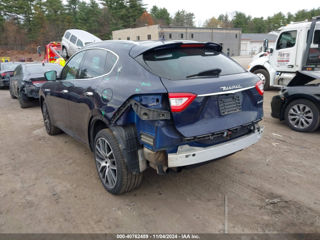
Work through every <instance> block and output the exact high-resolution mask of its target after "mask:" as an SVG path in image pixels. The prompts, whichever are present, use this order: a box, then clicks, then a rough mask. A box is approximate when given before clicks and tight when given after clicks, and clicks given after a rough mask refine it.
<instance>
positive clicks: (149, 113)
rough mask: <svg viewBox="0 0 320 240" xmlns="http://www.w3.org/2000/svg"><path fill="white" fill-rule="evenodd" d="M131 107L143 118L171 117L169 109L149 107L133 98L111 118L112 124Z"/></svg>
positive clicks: (159, 118)
mask: <svg viewBox="0 0 320 240" xmlns="http://www.w3.org/2000/svg"><path fill="white" fill-rule="evenodd" d="M129 107H132V109H133V111H134V112H135V113H136V114H137V115H138V116H139V117H140V118H141V120H149V121H153V120H170V119H171V115H170V112H169V111H166V110H160V109H151V108H147V107H145V106H143V105H142V104H141V103H139V102H137V101H135V100H133V99H131V100H129V101H127V102H126V103H125V104H124V105H123V106H122V107H121V108H120V109H119V111H118V112H117V113H116V114H115V115H114V116H113V117H112V118H111V121H110V122H111V124H113V123H115V122H116V121H117V120H118V119H119V118H120V117H121V116H122V114H123V113H124V112H125V111H126V110H127V109H128V108H129Z"/></svg>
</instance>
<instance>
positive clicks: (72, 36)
mask: <svg viewBox="0 0 320 240" xmlns="http://www.w3.org/2000/svg"><path fill="white" fill-rule="evenodd" d="M100 41H101V39H100V38H98V37H96V36H94V35H92V34H91V33H88V32H86V31H83V30H78V29H69V30H67V31H66V32H65V33H64V35H63V37H62V41H61V45H62V56H63V57H64V58H69V57H71V56H72V55H73V54H75V53H76V52H77V51H78V50H79V49H81V48H83V47H84V46H86V45H88V44H90V43H94V42H100Z"/></svg>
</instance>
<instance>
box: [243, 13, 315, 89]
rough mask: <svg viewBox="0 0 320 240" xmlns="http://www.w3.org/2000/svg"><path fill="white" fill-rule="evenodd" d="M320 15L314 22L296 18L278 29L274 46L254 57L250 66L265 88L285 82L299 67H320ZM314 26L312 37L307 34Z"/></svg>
mask: <svg viewBox="0 0 320 240" xmlns="http://www.w3.org/2000/svg"><path fill="white" fill-rule="evenodd" d="M319 21H320V17H316V18H314V20H313V22H297V23H291V24H288V25H287V26H285V27H281V28H280V29H279V35H278V38H277V41H276V45H275V48H274V49H268V50H267V53H268V54H265V55H262V56H261V57H259V58H256V59H254V60H253V61H252V62H251V63H250V64H249V68H248V70H249V71H250V72H252V73H255V74H257V75H258V76H259V77H260V78H261V80H263V81H264V83H265V89H266V90H268V89H269V88H270V87H281V86H286V85H287V84H288V83H289V82H290V81H291V80H292V79H293V78H294V77H295V76H296V73H297V72H298V71H304V70H307V71H320V22H319ZM310 29H313V32H312V36H310V41H308V40H309V39H308V36H309V32H310ZM266 47H267V46H266Z"/></svg>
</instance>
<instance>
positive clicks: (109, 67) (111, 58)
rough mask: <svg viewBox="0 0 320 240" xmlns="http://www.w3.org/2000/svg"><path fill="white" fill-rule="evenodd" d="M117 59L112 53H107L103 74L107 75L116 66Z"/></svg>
mask: <svg viewBox="0 0 320 240" xmlns="http://www.w3.org/2000/svg"><path fill="white" fill-rule="evenodd" d="M117 60H118V57H117V56H116V55H114V54H113V53H112V52H108V54H107V63H106V68H105V72H106V73H108V72H110V71H111V70H112V68H113V66H114V65H115V64H116V62H117Z"/></svg>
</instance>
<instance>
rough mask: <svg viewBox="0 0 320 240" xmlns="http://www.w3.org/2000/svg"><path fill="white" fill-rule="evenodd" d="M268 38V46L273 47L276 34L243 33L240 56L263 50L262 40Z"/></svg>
mask: <svg viewBox="0 0 320 240" xmlns="http://www.w3.org/2000/svg"><path fill="white" fill-rule="evenodd" d="M265 39H268V40H269V48H274V46H275V42H276V40H277V35H276V34H274V33H243V34H242V35H241V51H240V55H241V56H253V55H255V54H257V53H259V52H261V51H262V50H263V41H264V40H265Z"/></svg>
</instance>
